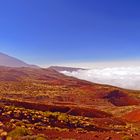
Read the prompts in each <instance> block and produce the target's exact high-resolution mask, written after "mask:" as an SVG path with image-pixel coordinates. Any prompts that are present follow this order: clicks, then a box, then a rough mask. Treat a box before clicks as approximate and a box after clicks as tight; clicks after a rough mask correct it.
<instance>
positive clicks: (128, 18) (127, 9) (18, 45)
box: [0, 0, 140, 65]
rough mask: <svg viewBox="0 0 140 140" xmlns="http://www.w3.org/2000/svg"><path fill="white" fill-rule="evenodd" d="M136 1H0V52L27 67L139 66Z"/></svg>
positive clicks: (139, 31) (139, 20)
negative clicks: (111, 63)
mask: <svg viewBox="0 0 140 140" xmlns="http://www.w3.org/2000/svg"><path fill="white" fill-rule="evenodd" d="M139 7H140V1H139V0H12V1H11V0H0V51H1V52H4V53H7V54H9V55H12V56H15V57H18V58H20V59H22V60H24V61H26V62H28V63H33V64H39V65H47V64H56V63H58V64H59V63H75V62H96V61H116V60H117V61H121V60H136V59H137V60H140V55H139V54H140V8H139Z"/></svg>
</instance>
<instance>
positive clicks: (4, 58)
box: [0, 53, 38, 68]
mask: <svg viewBox="0 0 140 140" xmlns="http://www.w3.org/2000/svg"><path fill="white" fill-rule="evenodd" d="M0 66H7V67H31V68H38V66H35V65H29V64H27V63H25V62H23V61H21V60H19V59H17V58H14V57H12V56H9V55H7V54H4V53H0Z"/></svg>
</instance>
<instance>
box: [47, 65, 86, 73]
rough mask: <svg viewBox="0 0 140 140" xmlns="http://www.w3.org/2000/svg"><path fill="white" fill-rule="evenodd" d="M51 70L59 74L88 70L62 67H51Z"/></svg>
mask: <svg viewBox="0 0 140 140" xmlns="http://www.w3.org/2000/svg"><path fill="white" fill-rule="evenodd" d="M49 69H53V70H56V71H58V72H61V71H69V72H73V71H78V70H86V69H83V68H73V67H61V66H51V67H49Z"/></svg>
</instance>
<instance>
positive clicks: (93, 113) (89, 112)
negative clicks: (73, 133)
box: [68, 107, 112, 118]
mask: <svg viewBox="0 0 140 140" xmlns="http://www.w3.org/2000/svg"><path fill="white" fill-rule="evenodd" d="M68 114H70V115H74V116H84V117H94V118H105V117H111V116H112V115H111V114H109V113H106V112H104V111H100V110H97V109H92V108H79V107H75V108H72V109H71V110H70V111H69V112H68Z"/></svg>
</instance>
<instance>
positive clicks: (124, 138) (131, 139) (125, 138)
mask: <svg viewBox="0 0 140 140" xmlns="http://www.w3.org/2000/svg"><path fill="white" fill-rule="evenodd" d="M122 140H133V138H132V137H130V136H124V137H123V138H122Z"/></svg>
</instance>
